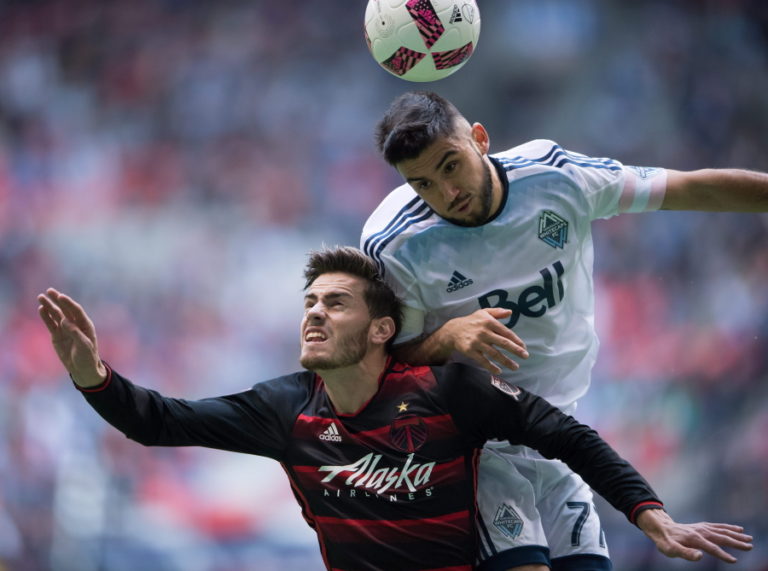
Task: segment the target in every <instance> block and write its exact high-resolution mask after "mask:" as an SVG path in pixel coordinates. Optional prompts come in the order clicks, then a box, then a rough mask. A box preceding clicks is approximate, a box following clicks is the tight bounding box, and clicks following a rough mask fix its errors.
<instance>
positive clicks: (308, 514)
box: [280, 462, 331, 569]
mask: <svg viewBox="0 0 768 571" xmlns="http://www.w3.org/2000/svg"><path fill="white" fill-rule="evenodd" d="M280 466H281V467H282V468H283V470H284V471H285V475H286V476H288V482H289V483H290V485H291V489H292V490H293V494H294V496H296V500H297V501H298V502H299V505H300V506H301V515H302V517H303V518H304V521H306V522H307V525H309V527H311V528H312V529H313V530H314V531H315V533H316V534H317V540H318V543H319V544H320V555H321V556H322V558H323V563H325V566H326V568H329V569H330V566H331V564H330V561H329V559H328V549H327V543H326V541H325V536H324V534H323V532H322V530H320V529H319V528H318V526H317V520H316V517H315V514H314V513H312V509H311V508H310V507H309V501H307V498H306V496H305V495H304V493H303V492H302V491H301V488H299V486H298V485H297V483H296V482H295V481H294V479H293V478H292V477H291V472H290V470H288V467H287V466H286V465H285V464H283V463H282V462H280Z"/></svg>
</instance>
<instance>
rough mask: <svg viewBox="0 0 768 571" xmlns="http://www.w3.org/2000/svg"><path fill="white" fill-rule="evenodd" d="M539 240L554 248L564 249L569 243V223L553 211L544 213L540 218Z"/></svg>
mask: <svg viewBox="0 0 768 571" xmlns="http://www.w3.org/2000/svg"><path fill="white" fill-rule="evenodd" d="M539 240H543V241H544V242H546V243H547V244H549V245H550V246H552V247H553V248H562V247H563V246H564V245H565V243H566V242H568V222H567V221H566V220H564V219H563V218H561V217H560V216H558V215H557V214H555V213H554V212H552V211H551V210H544V211H542V213H541V216H539Z"/></svg>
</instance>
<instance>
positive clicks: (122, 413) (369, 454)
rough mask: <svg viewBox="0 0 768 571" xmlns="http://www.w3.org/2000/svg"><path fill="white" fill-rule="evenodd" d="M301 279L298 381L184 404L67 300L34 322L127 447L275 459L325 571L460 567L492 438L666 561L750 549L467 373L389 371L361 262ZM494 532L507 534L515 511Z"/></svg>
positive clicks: (331, 261)
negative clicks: (583, 494) (603, 510)
mask: <svg viewBox="0 0 768 571" xmlns="http://www.w3.org/2000/svg"><path fill="white" fill-rule="evenodd" d="M305 276H306V278H307V285H306V288H305V291H306V295H305V305H304V309H305V311H304V318H303V319H302V323H301V359H300V361H301V364H302V366H303V367H305V368H306V369H307V370H306V371H303V372H299V373H294V374H292V375H287V376H284V377H280V378H277V379H272V380H270V381H266V382H262V383H258V384H256V385H254V386H253V388H251V389H250V390H248V391H245V392H242V393H238V394H233V395H229V396H221V397H216V398H209V399H203V400H196V401H190V400H183V399H175V398H167V397H163V396H161V395H160V394H158V393H157V392H155V391H152V390H148V389H145V388H142V387H139V386H137V385H134V384H133V383H131V382H130V381H128V380H126V379H125V378H123V377H122V376H120V375H119V374H118V373H117V372H115V371H113V370H111V369H110V368H109V366H107V365H106V364H105V363H104V362H103V361H102V360H101V358H100V355H99V351H98V345H97V340H96V332H95V328H94V326H93V323H92V321H91V320H90V318H89V317H88V315H87V314H86V313H85V311H84V310H83V308H82V307H81V306H80V305H79V304H77V303H76V302H75V301H74V300H72V299H71V298H70V297H68V296H66V295H64V294H62V293H59V292H58V291H56V290H54V289H48V290H47V291H46V293H45V294H41V295H40V296H39V298H38V300H39V302H40V307H39V312H40V316H41V317H42V319H43V321H44V322H45V324H46V326H47V327H48V329H49V331H50V333H51V337H52V342H53V346H54V348H55V350H56V352H57V354H58V356H59V358H60V359H61V361H62V363H63V364H64V366H65V367H66V369H67V370H68V371H69V373H70V375H71V377H72V379H73V380H74V382H75V384H76V386H77V387H78V388H79V389H80V390H81V391H82V392H83V394H84V395H85V398H86V399H87V401H88V402H89V403H90V404H91V405H92V406H93V407H94V408H95V409H96V411H98V413H99V414H100V415H101V416H102V417H104V418H105V419H106V420H107V421H108V422H109V423H110V424H112V425H113V426H115V427H116V428H118V429H119V430H120V431H122V432H123V433H125V434H126V435H127V436H128V437H129V438H131V439H133V440H136V441H137V442H140V443H142V444H145V445H164V446H171V445H173V446H192V445H195V446H207V447H211V448H218V449H223V450H231V451H235V452H244V453H248V454H257V455H261V456H268V457H270V458H274V459H275V460H277V461H279V462H280V463H281V464H282V465H283V467H284V468H285V471H286V473H287V474H288V478H289V479H290V482H291V485H292V487H293V490H294V492H295V495H296V498H297V499H298V501H299V503H300V504H301V507H302V509H303V513H304V517H305V518H306V520H307V523H309V525H310V526H312V528H313V529H314V530H315V531H316V532H317V535H318V540H319V543H320V548H321V550H322V554H323V558H324V561H325V564H326V566H327V567H328V569H334V570H345V569H346V570H352V569H354V570H360V569H381V570H390V571H391V570H393V569H397V570H399V571H407V570H415V569H434V570H437V569H442V570H446V571H447V570H453V571H457V570H469V569H472V568H474V566H475V564H476V563H475V562H476V554H477V545H478V531H477V529H476V526H475V492H476V490H475V482H476V471H477V459H478V452H479V450H480V449H481V448H482V446H483V444H484V443H485V441H486V440H488V439H491V438H497V439H508V440H510V441H511V442H512V443H515V444H525V445H528V446H531V447H532V448H535V449H538V450H539V451H540V452H541V453H542V454H543V455H545V456H546V457H556V458H560V459H562V460H564V461H565V462H566V463H568V465H569V466H570V467H571V468H572V469H573V470H574V471H575V472H577V473H578V474H580V475H581V476H582V477H583V478H584V479H585V480H586V481H587V483H589V484H590V485H591V486H592V487H593V488H594V489H595V490H596V491H597V492H598V493H599V494H601V495H602V496H603V497H605V498H606V499H607V500H608V501H609V502H610V503H611V504H612V505H613V506H614V507H616V508H617V509H619V510H621V511H622V512H623V513H624V514H626V516H627V517H628V518H629V520H630V521H631V522H633V523H635V524H637V525H638V527H640V529H642V530H643V531H644V532H645V533H646V535H648V536H649V537H650V538H651V539H652V540H653V541H654V542H655V543H656V545H657V546H658V548H659V549H660V550H661V551H662V552H663V553H665V554H667V555H669V556H670V557H684V558H686V559H690V560H697V559H700V558H701V557H702V555H703V552H707V553H709V554H711V555H713V556H715V557H718V558H720V559H723V560H725V561H733V560H734V558H733V557H732V556H731V555H730V554H728V553H726V552H725V551H724V550H723V549H722V548H721V546H724V547H730V548H735V549H742V550H747V549H750V548H751V544H750V542H751V540H752V538H751V537H750V536H748V535H745V534H744V533H742V532H743V530H742V528H740V527H738V526H733V525H728V524H711V523H697V524H679V523H677V522H675V521H674V520H672V518H670V517H669V515H667V514H666V512H665V511H664V510H663V509H662V504H661V502H660V501H659V499H658V498H657V497H656V494H655V493H654V492H653V490H652V489H651V487H650V486H649V485H648V483H647V482H646V481H645V480H644V479H643V478H642V476H640V474H638V473H637V471H636V470H635V469H634V468H633V467H632V466H631V465H630V464H629V463H627V462H626V461H625V460H623V459H622V458H620V457H619V456H618V455H617V454H616V452H615V451H613V450H612V449H611V448H610V447H609V446H608V444H607V443H606V442H604V441H603V440H602V439H601V438H600V437H599V436H598V435H597V433H596V432H594V431H593V430H592V429H590V428H589V427H587V426H584V425H582V424H579V423H578V422H577V421H576V420H574V419H573V418H572V417H570V416H566V415H565V414H563V413H562V412H560V411H559V409H557V408H555V407H553V406H551V405H549V404H548V403H547V402H546V401H544V400H543V399H540V398H539V397H537V396H534V395H533V394H530V393H528V392H526V391H524V390H522V389H520V388H518V387H515V386H512V385H509V384H507V383H506V382H505V381H503V380H501V379H499V378H497V377H494V376H491V375H490V374H489V373H487V372H485V371H482V370H479V369H475V368H471V367H469V366H467V365H460V364H453V365H447V366H444V367H411V366H408V365H405V364H402V363H397V362H394V361H392V359H391V358H390V357H389V348H390V344H391V342H392V340H393V339H394V337H395V334H396V332H397V330H398V328H399V326H400V303H399V300H398V299H397V297H396V296H395V295H394V293H393V292H392V290H391V289H389V287H388V286H386V285H385V284H384V282H383V281H382V280H380V279H379V278H378V276H377V273H376V268H375V265H373V263H372V262H371V261H370V260H369V259H368V258H367V257H366V256H364V255H363V254H362V253H361V252H360V251H359V250H356V249H354V248H336V249H333V250H325V251H322V252H316V253H314V254H313V255H312V256H311V257H310V260H309V263H308V266H307V269H306V272H305ZM499 519H500V521H504V522H505V525H508V526H509V528H510V532H511V533H512V532H514V526H515V525H517V523H518V522H517V521H516V517H515V512H514V510H511V509H510V510H509V512H508V513H503V514H499Z"/></svg>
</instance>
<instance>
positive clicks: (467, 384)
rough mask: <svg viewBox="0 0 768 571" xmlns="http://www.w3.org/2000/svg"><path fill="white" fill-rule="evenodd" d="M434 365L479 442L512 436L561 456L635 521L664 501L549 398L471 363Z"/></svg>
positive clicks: (461, 421)
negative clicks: (638, 513)
mask: <svg viewBox="0 0 768 571" xmlns="http://www.w3.org/2000/svg"><path fill="white" fill-rule="evenodd" d="M433 370H434V371H435V375H436V376H437V377H438V379H439V381H440V388H441V394H442V396H443V398H445V401H446V407H447V409H448V410H449V412H450V413H451V415H452V416H453V418H454V421H455V422H456V425H457V426H458V427H459V428H460V429H461V430H462V431H463V432H465V433H466V434H467V435H469V437H470V439H471V440H472V441H473V442H472V443H473V444H474V445H482V444H483V443H484V442H485V441H487V440H489V439H499V440H508V441H509V442H510V443H512V444H523V445H525V446H529V447H530V448H534V449H535V450H538V451H539V452H540V453H541V454H542V455H543V456H545V457H546V458H558V459H560V460H562V461H563V462H565V463H566V464H567V465H568V466H569V467H570V468H571V470H573V471H574V472H576V473H577V474H579V475H580V476H581V477H582V478H583V479H584V481H586V482H587V484H589V485H590V486H591V487H592V489H593V490H595V491H596V492H597V493H598V494H600V495H601V496H603V497H604V498H605V499H606V500H607V501H608V502H609V503H610V504H611V505H612V506H613V507H615V508H616V509H618V510H620V511H621V512H622V513H624V514H625V515H626V516H627V518H628V519H629V520H630V521H632V520H633V515H632V514H633V510H634V509H635V508H637V507H638V506H639V505H641V504H645V503H651V504H659V505H661V502H660V501H659V500H658V498H657V496H656V494H655V492H654V491H653V489H652V488H651V486H650V484H648V482H647V481H646V480H645V479H644V478H643V477H642V476H641V475H640V474H639V473H638V472H637V470H636V469H635V468H634V467H633V466H632V465H631V464H630V463H629V462H627V461H626V460H624V459H623V458H621V457H620V456H619V454H618V453H617V452H616V451H615V450H613V448H611V446H610V445H609V444H608V443H607V442H605V441H604V440H603V439H602V438H601V437H600V436H599V435H598V434H597V432H596V431H595V430H593V429H592V428H590V427H589V426H586V425H584V424H581V423H579V422H578V421H576V420H575V419H574V418H573V417H571V416H568V415H566V414H564V413H563V412H562V411H561V410H560V409H558V408H556V407H554V406H552V405H550V404H549V403H548V402H547V401H545V400H544V399H542V398H540V397H538V396H536V395H533V394H531V393H529V392H527V391H525V390H524V389H521V388H519V387H516V386H513V385H509V384H507V383H506V382H505V381H504V380H503V379H499V378H497V377H494V376H491V375H490V374H489V373H487V372H486V371H483V370H479V369H476V368H474V367H470V366H467V365H460V364H453V365H447V366H445V367H435V368H433Z"/></svg>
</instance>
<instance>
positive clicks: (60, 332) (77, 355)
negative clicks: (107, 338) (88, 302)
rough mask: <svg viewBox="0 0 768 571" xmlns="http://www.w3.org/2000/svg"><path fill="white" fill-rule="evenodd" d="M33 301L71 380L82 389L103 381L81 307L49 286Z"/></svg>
mask: <svg viewBox="0 0 768 571" xmlns="http://www.w3.org/2000/svg"><path fill="white" fill-rule="evenodd" d="M37 301H38V302H39V303H40V306H39V307H38V308H37V311H38V313H39V314H40V317H41V318H42V320H43V323H45V326H46V327H47V328H48V331H49V332H50V333H51V342H52V343H53V348H54V349H55V351H56V354H57V355H58V356H59V359H60V360H61V362H62V364H63V365H64V367H65V368H66V369H67V371H68V372H69V374H70V376H71V377H72V379H73V380H74V381H75V383H76V384H77V385H78V386H79V387H82V388H87V387H95V386H97V385H99V384H101V383H103V382H104V380H105V379H106V378H107V369H106V367H105V366H104V363H102V362H101V358H100V357H99V347H98V343H97V341H96V329H95V327H94V326H93V322H92V321H91V319H90V318H89V317H88V314H87V313H86V312H85V310H84V309H83V308H82V306H81V305H80V304H79V303H77V302H76V301H75V300H73V299H72V298H71V297H69V296H67V295H64V294H63V293H60V292H58V291H56V290H55V289H53V288H48V289H47V290H46V291H45V293H44V294H40V295H39V296H38V297H37Z"/></svg>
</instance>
